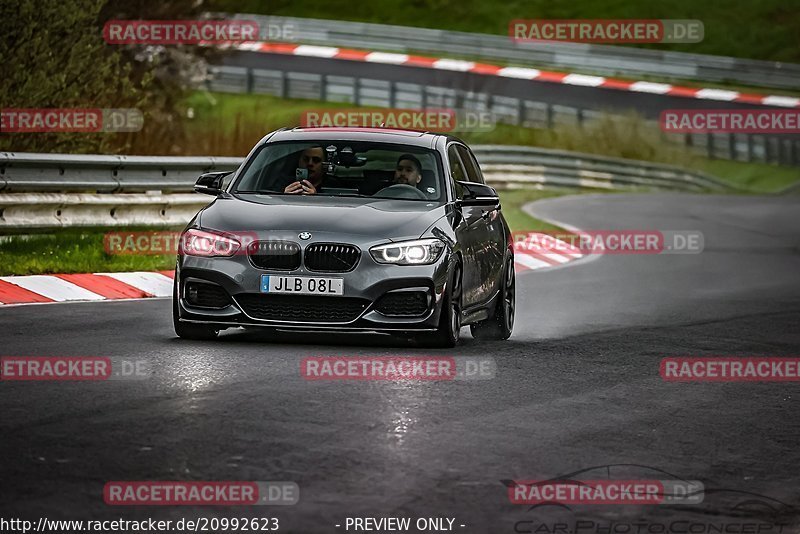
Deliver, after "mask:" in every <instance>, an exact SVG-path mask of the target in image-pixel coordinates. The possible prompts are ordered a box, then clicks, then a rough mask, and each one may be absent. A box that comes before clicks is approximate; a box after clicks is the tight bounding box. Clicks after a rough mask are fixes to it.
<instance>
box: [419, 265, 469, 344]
mask: <svg viewBox="0 0 800 534" xmlns="http://www.w3.org/2000/svg"><path fill="white" fill-rule="evenodd" d="M460 333H461V267H460V266H456V267H455V269H453V274H452V275H451V276H450V280H449V281H448V282H447V289H446V290H445V293H444V302H442V311H441V313H440V314H439V326H438V327H437V329H436V332H433V333H432V334H428V335H426V336H425V337H424V338H423V339H424V341H425V345H427V346H429V347H437V348H447V349H450V348H453V347H455V346H456V345H457V344H458V340H459V337H460Z"/></svg>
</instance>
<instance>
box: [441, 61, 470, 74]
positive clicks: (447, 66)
mask: <svg viewBox="0 0 800 534" xmlns="http://www.w3.org/2000/svg"><path fill="white" fill-rule="evenodd" d="M433 68H434V69H443V70H457V71H461V72H467V71H470V70H472V69H473V68H475V62H473V61H462V60H460V59H439V60H436V61H434V62H433Z"/></svg>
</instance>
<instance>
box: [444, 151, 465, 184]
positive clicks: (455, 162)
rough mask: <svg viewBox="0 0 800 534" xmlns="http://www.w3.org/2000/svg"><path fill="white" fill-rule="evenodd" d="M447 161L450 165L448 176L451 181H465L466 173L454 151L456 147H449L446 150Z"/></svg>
mask: <svg viewBox="0 0 800 534" xmlns="http://www.w3.org/2000/svg"><path fill="white" fill-rule="evenodd" d="M447 160H448V161H449V163H450V176H451V177H452V178H453V180H455V181H456V182H463V181H466V179H467V178H466V173H465V172H464V166H463V164H462V163H461V158H460V157H459V155H458V151H457V150H456V145H450V148H448V149H447Z"/></svg>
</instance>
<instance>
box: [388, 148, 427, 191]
mask: <svg viewBox="0 0 800 534" xmlns="http://www.w3.org/2000/svg"><path fill="white" fill-rule="evenodd" d="M421 180H422V164H420V162H419V160H418V159H417V158H416V157H415V156H414V155H412V154H403V155H402V156H400V157H399V158H398V160H397V167H396V168H395V170H394V183H395V184H403V185H410V186H411V187H414V188H416V187H417V184H419V182H420V181H421Z"/></svg>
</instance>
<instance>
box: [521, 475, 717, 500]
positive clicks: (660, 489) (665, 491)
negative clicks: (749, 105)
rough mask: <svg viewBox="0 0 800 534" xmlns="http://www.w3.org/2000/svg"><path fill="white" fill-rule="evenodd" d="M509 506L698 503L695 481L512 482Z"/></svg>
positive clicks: (699, 494) (700, 490) (699, 488)
mask: <svg viewBox="0 0 800 534" xmlns="http://www.w3.org/2000/svg"><path fill="white" fill-rule="evenodd" d="M508 499H509V501H511V503H512V504H543V503H560V504H698V503H701V502H703V483H702V482H700V481H698V480H521V481H520V480H515V481H514V482H513V484H510V485H509V486H508Z"/></svg>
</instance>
